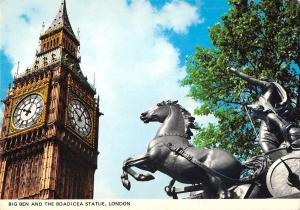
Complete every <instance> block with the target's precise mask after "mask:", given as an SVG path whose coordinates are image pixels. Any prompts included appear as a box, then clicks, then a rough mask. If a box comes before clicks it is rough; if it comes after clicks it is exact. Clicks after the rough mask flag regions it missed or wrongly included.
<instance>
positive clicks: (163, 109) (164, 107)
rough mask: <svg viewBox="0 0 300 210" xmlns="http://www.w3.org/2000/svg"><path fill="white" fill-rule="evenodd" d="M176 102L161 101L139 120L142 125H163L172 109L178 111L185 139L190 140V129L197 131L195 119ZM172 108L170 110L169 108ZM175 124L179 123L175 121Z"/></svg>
mask: <svg viewBox="0 0 300 210" xmlns="http://www.w3.org/2000/svg"><path fill="white" fill-rule="evenodd" d="M177 102H178V101H170V100H168V101H162V102H160V103H158V104H156V106H154V107H153V108H151V109H149V110H147V111H145V112H143V113H142V114H141V116H140V119H141V120H142V121H143V122H144V123H149V122H160V123H163V122H164V121H165V119H166V118H167V117H168V116H169V115H170V113H171V112H172V109H176V110H178V112H179V113H180V115H181V116H182V125H183V126H184V130H185V135H186V138H187V139H190V138H191V136H193V133H192V131H191V129H199V128H198V126H197V125H196V124H195V122H194V121H195V118H194V117H193V116H192V115H191V113H190V112H188V111H187V110H186V109H185V108H183V107H182V106H181V105H180V104H178V103H177ZM171 107H172V108H171ZM176 123H180V122H179V121H178V118H177V121H176Z"/></svg>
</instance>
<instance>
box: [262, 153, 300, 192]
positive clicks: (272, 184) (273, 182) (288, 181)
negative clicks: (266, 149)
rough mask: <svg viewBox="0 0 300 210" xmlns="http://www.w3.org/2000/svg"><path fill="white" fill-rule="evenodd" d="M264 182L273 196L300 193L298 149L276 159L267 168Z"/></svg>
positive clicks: (299, 155)
mask: <svg viewBox="0 0 300 210" xmlns="http://www.w3.org/2000/svg"><path fill="white" fill-rule="evenodd" d="M266 183H267V187H268V190H269V192H270V193H271V195H272V196H273V197H288V196H289V195H291V196H292V195H295V194H299V195H300V151H293V152H291V153H289V154H287V155H285V156H283V157H281V158H279V159H278V160H276V161H275V162H274V163H273V164H272V165H271V167H270V168H269V170H268V173H267V177H266Z"/></svg>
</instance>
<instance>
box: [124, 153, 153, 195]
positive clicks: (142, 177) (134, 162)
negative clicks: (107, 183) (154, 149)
mask: <svg viewBox="0 0 300 210" xmlns="http://www.w3.org/2000/svg"><path fill="white" fill-rule="evenodd" d="M148 160H149V155H143V156H141V157H139V158H134V159H133V158H128V159H127V160H126V161H124V164H123V167H122V169H123V174H122V176H121V180H122V184H123V186H124V187H125V188H126V189H127V190H130V186H131V185H130V182H129V180H128V174H130V175H131V176H132V177H133V178H135V179H136V180H137V181H150V180H152V179H154V177H153V176H152V175H151V174H149V173H146V174H139V173H137V172H136V171H134V170H133V169H132V168H131V167H137V168H141V169H144V170H147V167H146V166H147V164H146V163H147V161H148ZM149 171H153V170H150V169H149Z"/></svg>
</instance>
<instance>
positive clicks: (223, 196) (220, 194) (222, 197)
mask: <svg viewBox="0 0 300 210" xmlns="http://www.w3.org/2000/svg"><path fill="white" fill-rule="evenodd" d="M219 198H220V199H226V198H229V196H228V193H227V192H224V191H222V192H220V193H219Z"/></svg>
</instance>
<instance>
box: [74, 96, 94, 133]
mask: <svg viewBox="0 0 300 210" xmlns="http://www.w3.org/2000/svg"><path fill="white" fill-rule="evenodd" d="M69 120H70V123H71V126H72V128H73V129H74V130H75V131H76V132H77V133H79V134H80V135H81V136H84V137H85V136H88V135H89V133H90V131H91V127H92V122H91V118H90V115H89V112H88V110H87V109H86V108H85V106H84V105H83V104H82V103H81V102H80V101H78V100H72V101H71V103H70V104H69Z"/></svg>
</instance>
